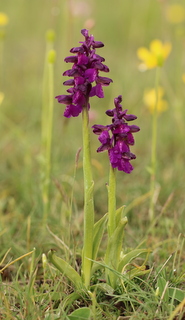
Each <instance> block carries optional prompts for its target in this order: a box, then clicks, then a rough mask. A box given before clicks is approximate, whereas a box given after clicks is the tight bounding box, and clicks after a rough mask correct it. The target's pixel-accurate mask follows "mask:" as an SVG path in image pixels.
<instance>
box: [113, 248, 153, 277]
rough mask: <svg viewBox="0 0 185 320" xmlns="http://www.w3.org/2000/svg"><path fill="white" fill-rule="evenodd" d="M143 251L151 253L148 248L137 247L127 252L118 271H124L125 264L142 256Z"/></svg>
mask: <svg viewBox="0 0 185 320" xmlns="http://www.w3.org/2000/svg"><path fill="white" fill-rule="evenodd" d="M142 253H149V250H148V249H135V250H132V251H130V252H128V253H126V254H125V255H124V256H123V258H122V259H121V261H120V263H119V267H118V271H119V272H122V269H123V268H124V266H126V265H127V264H128V263H130V262H131V261H132V260H134V259H135V258H137V257H138V256H140V254H142Z"/></svg>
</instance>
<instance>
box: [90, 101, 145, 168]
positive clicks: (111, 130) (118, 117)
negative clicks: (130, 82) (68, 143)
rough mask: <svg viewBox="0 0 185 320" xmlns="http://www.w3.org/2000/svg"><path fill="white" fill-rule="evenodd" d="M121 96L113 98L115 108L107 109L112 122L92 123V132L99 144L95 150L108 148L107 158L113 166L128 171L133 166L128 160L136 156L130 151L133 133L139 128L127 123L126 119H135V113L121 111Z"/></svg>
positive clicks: (132, 143) (99, 150)
mask: <svg viewBox="0 0 185 320" xmlns="http://www.w3.org/2000/svg"><path fill="white" fill-rule="evenodd" d="M121 102H122V96H118V97H117V98H115V99H114V104H115V108H114V109H113V110H107V111H106V114H107V115H108V116H109V117H112V124H110V125H107V126H103V125H94V126H93V127H92V128H93V132H94V133H95V134H97V135H99V138H98V139H99V141H100V142H101V146H100V147H99V148H98V149H97V152H101V151H105V150H108V154H109V160H110V163H111V165H112V167H113V168H117V169H118V170H120V171H124V172H126V173H130V172H131V171H132V170H133V166H132V165H131V163H130V161H131V160H132V159H135V158H136V156H135V155H134V154H133V153H131V152H130V146H131V145H134V137H133V133H135V132H137V131H139V130H140V128H139V127H138V126H136V125H128V123H127V122H126V121H132V120H135V119H137V117H136V116H135V115H132V114H129V115H128V114H127V110H124V111H122V106H121Z"/></svg>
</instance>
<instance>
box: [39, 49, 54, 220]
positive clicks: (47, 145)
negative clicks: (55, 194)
mask: <svg viewBox="0 0 185 320" xmlns="http://www.w3.org/2000/svg"><path fill="white" fill-rule="evenodd" d="M49 54H50V53H49ZM53 65H54V62H48V70H47V71H48V72H47V76H48V78H47V81H46V83H47V84H48V86H47V97H48V102H47V105H44V109H43V113H44V114H43V137H42V138H43V140H42V147H43V150H42V151H43V155H44V167H45V169H44V181H43V194H42V196H43V206H44V208H43V210H44V213H43V220H44V222H46V221H47V217H48V212H49V186H50V174H51V142H52V130H53V96H54V93H53V82H54V81H53V78H54V77H53ZM45 93H46V92H45ZM46 119H47V121H46ZM46 124H47V125H46Z"/></svg>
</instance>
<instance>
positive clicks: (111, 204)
mask: <svg viewBox="0 0 185 320" xmlns="http://www.w3.org/2000/svg"><path fill="white" fill-rule="evenodd" d="M116 227H117V225H116V169H114V168H112V166H111V165H110V171H109V186H108V243H107V249H106V254H105V263H106V264H107V265H108V266H109V267H110V268H113V269H116V268H117V266H118V260H119V256H120V253H118V255H116V256H115V255H114V258H113V255H112V249H113V248H112V246H114V245H115V246H116V243H114V244H113V238H112V237H113V234H114V232H115V230H116ZM114 240H115V241H116V239H114ZM116 249H117V248H116ZM116 249H115V250H116ZM105 275H106V279H107V283H109V284H110V285H111V286H112V287H113V288H115V286H116V279H117V276H116V274H115V273H114V272H112V271H110V270H109V269H108V268H106V269H105Z"/></svg>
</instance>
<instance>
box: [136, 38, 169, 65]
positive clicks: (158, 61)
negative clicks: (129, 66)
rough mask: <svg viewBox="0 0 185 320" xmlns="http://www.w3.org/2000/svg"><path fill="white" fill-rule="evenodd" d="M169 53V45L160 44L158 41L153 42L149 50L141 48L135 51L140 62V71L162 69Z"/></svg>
mask: <svg viewBox="0 0 185 320" xmlns="http://www.w3.org/2000/svg"><path fill="white" fill-rule="evenodd" d="M170 52H171V43H170V42H166V43H164V44H163V43H162V42H161V41H160V40H153V41H152V42H151V43H150V48H149V49H147V48H145V47H141V48H139V49H138V50H137V56H138V58H139V59H140V60H141V61H142V63H141V64H140V65H139V69H140V70H141V71H145V70H147V69H152V68H156V67H162V66H163V64H164V62H165V60H166V59H167V57H168V56H169V54H170Z"/></svg>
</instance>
